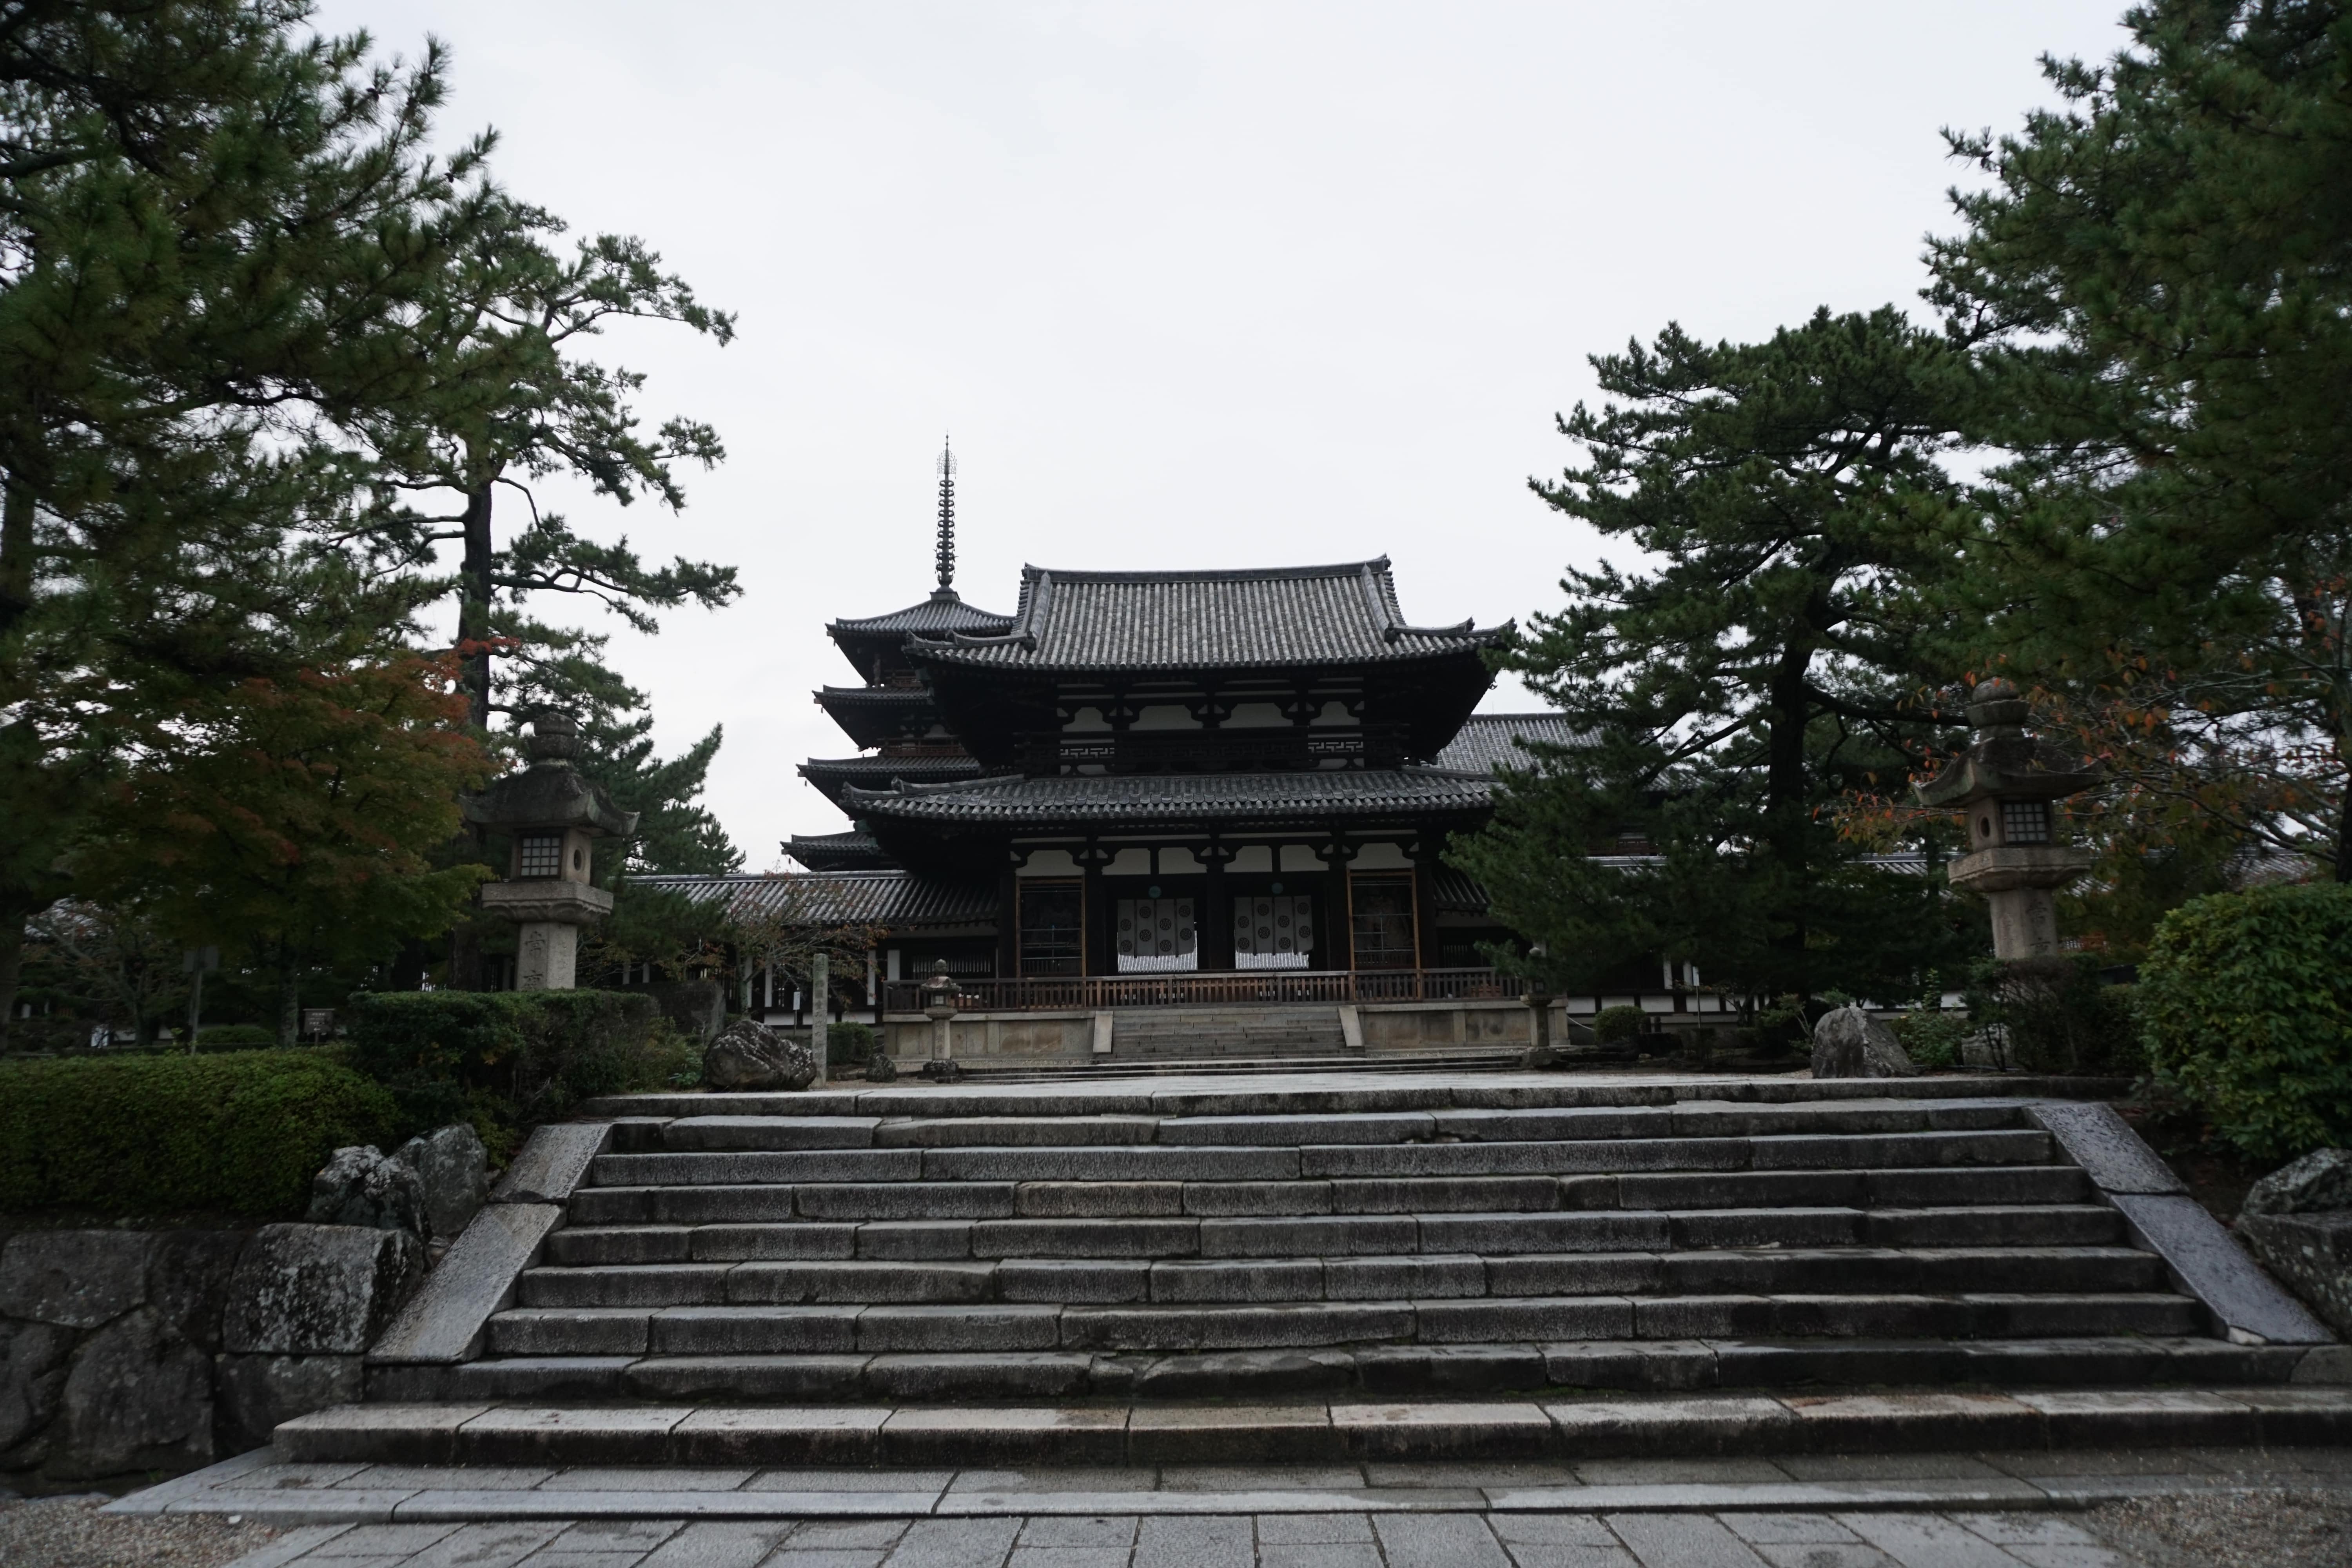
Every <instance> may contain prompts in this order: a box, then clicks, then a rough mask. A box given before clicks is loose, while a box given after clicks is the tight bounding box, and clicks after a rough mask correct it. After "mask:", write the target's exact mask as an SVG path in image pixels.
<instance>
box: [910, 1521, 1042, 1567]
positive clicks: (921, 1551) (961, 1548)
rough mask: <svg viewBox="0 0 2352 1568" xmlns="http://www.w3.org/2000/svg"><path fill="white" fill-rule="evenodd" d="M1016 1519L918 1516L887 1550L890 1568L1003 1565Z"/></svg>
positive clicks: (1017, 1526)
mask: <svg viewBox="0 0 2352 1568" xmlns="http://www.w3.org/2000/svg"><path fill="white" fill-rule="evenodd" d="M1021 1525H1022V1521H1020V1520H1017V1519H919V1520H917V1521H915V1522H914V1523H912V1524H910V1525H908V1527H907V1533H906V1534H904V1535H902V1536H900V1537H899V1538H898V1545H896V1546H894V1547H892V1548H891V1549H890V1555H889V1557H888V1559H887V1562H888V1564H889V1568H1003V1563H1004V1560H1005V1558H1006V1557H1007V1556H1009V1555H1011V1553H1012V1551H1013V1537H1014V1536H1016V1535H1018V1534H1019V1533H1020V1532H1021Z"/></svg>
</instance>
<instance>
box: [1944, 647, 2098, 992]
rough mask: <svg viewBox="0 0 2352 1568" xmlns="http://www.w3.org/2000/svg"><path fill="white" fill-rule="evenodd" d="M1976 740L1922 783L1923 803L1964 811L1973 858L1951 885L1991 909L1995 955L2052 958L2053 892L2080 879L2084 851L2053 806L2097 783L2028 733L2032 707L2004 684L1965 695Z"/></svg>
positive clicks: (1954, 873)
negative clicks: (2066, 840)
mask: <svg viewBox="0 0 2352 1568" xmlns="http://www.w3.org/2000/svg"><path fill="white" fill-rule="evenodd" d="M2030 710H2031V705H2030V704H2028V703H2027V702H2026V700H2024V699H2023V698H2022V697H2020V696H2019V695H2018V694H2017V688H2016V687H2014V686H2012V685H2011V684H2010V683H2009V682H2008V681H2006V680H2000V679H1994V680H1987V681H1982V682H1979V684H1978V685H1977V687H1976V688H1975V689H1973V690H1972V691H1970V692H1969V723H1970V724H1971V725H1973V726H1974V727H1975V729H1976V733H1977V738H1976V743H1975V744H1973V745H1971V746H1970V747H1969V749H1968V750H1967V751H1965V752H1961V753H1960V754H1959V755H1958V757H1955V758H1954V759H1952V762H1951V763H1950V764H1949V765H1948V766H1947V767H1946V768H1945V769H1944V771H1943V772H1942V773H1937V775H1936V777H1935V778H1934V779H1933V780H1931V781H1930V782H1928V783H1927V784H1921V785H1920V786H1919V799H1920V802H1921V803H1922V804H1923V805H1937V806H1947V807H1952V808H1956V809H1958V810H1962V811H1964V812H1966V813H1967V816H1968V823H1969V853H1967V854H1966V855H1963V856H1961V857H1960V858H1958V859H1957V860H1955V861H1953V862H1952V864H1951V866H1950V868H1949V870H1948V873H1947V874H1948V877H1949V878H1950V879H1951V883H1952V886H1954V887H1956V888H1967V889H1971V890H1973V891H1975V892H1979V893H1981V894H1983V895H1984V899H1985V902H1986V903H1988V904H1990V905H1991V906H1992V951H1993V956H1994V957H1996V958H2000V959H2003V960H2008V959H2020V958H2047V957H2050V956H2052V955H2053V954H2054V953H2056V952H2057V951H2058V910H2057V903H2056V900H2055V899H2054V897H2053V894H2054V893H2055V891H2056V889H2060V888H2063V887H2064V886H2065V885H2066V884H2067V883H2069V882H2071V881H2073V880H2074V879H2075V878H2077V877H2079V876H2081V875H2082V874H2083V872H2084V870H2085V869H2087V868H2089V866H2090V864H2091V855H2090V852H2089V851H2087V850H2084V849H2076V848H2074V847H2070V846H2068V845H2063V844H2061V843H2059V842H2058V841H2057V821H2056V818H2057V813H2056V810H2055V805H2056V803H2057V802H2058V801H2061V800H2063V799H2064V798H2066V797H2067V796H2068V795H2077V794H2080V793H2081V792H2082V791H2084V790H2085V789H2088V788H2089V787H2090V786H2091V785H2092V784H2095V783H2097V782H2098V777H2099V774H2098V772H2097V770H2096V769H2095V768H2089V767H2085V766H2084V764H2083V763H2082V762H2081V761H2080V760H2079V759H2077V758H2075V757H2072V756H2069V755H2068V754H2067V753H2066V752H2063V751H2061V750H2060V749H2059V748H2057V747H2056V746H2053V745H2051V744H2050V743H2049V742H2046V741H2037V740H2034V739H2033V738H2032V737H2031V736H2029V735H2028V734H2026V732H2025V721H2026V718H2027V715H2028V713H2029V712H2030Z"/></svg>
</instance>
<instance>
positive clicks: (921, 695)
mask: <svg viewBox="0 0 2352 1568" xmlns="http://www.w3.org/2000/svg"><path fill="white" fill-rule="evenodd" d="M816 700H817V703H818V705H819V706H820V707H823V708H825V709H828V710H830V709H833V708H875V709H890V708H920V707H922V706H923V705H924V704H926V703H928V702H929V701H930V700H931V694H930V693H929V691H927V690H925V689H923V688H922V687H919V686H825V687H820V688H818V689H817V691H816Z"/></svg>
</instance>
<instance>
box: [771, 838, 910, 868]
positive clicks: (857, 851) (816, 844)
mask: <svg viewBox="0 0 2352 1568" xmlns="http://www.w3.org/2000/svg"><path fill="white" fill-rule="evenodd" d="M784 853H785V854H787V855H789V856H791V857H792V858H793V859H795V860H797V861H799V862H800V863H801V864H802V865H803V866H805V867H807V868H809V869H810V870H812V871H864V870H887V869H895V868H897V865H898V862H896V861H894V860H892V859H891V858H890V857H888V856H887V855H885V854H883V853H882V847H881V846H880V845H878V844H877V843H875V842H874V835H872V834H870V833H859V832H856V831H852V832H848V833H814V834H800V833H795V834H793V836H792V837H790V838H787V839H785V840H784Z"/></svg>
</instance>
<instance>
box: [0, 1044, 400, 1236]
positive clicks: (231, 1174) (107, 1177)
mask: <svg viewBox="0 0 2352 1568" xmlns="http://www.w3.org/2000/svg"><path fill="white" fill-rule="evenodd" d="M339 1055H340V1053H338V1052H334V1051H331V1050H300V1049H297V1050H282V1051H281V1050H268V1051H237V1052H232V1053H223V1054H220V1055H216V1056H194V1057H191V1056H184V1055H159V1056H121V1057H90V1058H81V1059H79V1060H69V1061H29V1062H5V1063H0V1211H5V1212H8V1213H13V1214H32V1213H37V1212H40V1211H43V1210H49V1209H71V1210H82V1211H90V1212H94V1213H98V1214H102V1215H114V1216H117V1217H131V1216H136V1215H166V1214H190V1213H209V1214H224V1215H247V1216H250V1217H253V1218H257V1219H286V1218H299V1216H300V1215H301V1213H302V1211H303V1209H304V1208H305V1207H306V1206H307V1205H308V1204H309V1202H310V1178H311V1177H312V1176H313V1175H315V1174H316V1173H318V1170H319V1167H320V1166H321V1165H323V1164H325V1163H327V1157H328V1156H329V1155H330V1154H331V1153H333V1152H335V1151H336V1150H337V1149H340V1148H342V1147H344V1146H345V1145H346V1144H352V1143H373V1144H377V1145H379V1146H383V1145H385V1144H386V1143H387V1142H389V1140H390V1139H391V1138H392V1137H393V1135H394V1132H395V1131H397V1128H396V1126H395V1122H396V1120H397V1113H396V1110H395V1108H394V1103H393V1098H392V1096H391V1095H390V1094H389V1093H387V1092H386V1091H385V1090H384V1089H383V1087H382V1086H381V1085H379V1084H376V1083H373V1082H371V1081H370V1080H369V1079H366V1078H365V1077H363V1076H362V1075H361V1074H360V1073H357V1072H354V1071H353V1070H352V1068H349V1067H348V1066H346V1065H344V1064H343V1063H342V1062H341V1060H339V1059H338V1058H339Z"/></svg>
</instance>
